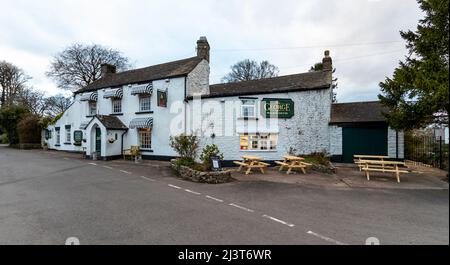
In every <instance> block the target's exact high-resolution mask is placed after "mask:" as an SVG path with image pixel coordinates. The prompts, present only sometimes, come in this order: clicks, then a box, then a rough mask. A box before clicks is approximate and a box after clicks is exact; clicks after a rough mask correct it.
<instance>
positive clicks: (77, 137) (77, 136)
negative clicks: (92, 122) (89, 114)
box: [73, 131, 83, 145]
mask: <svg viewBox="0 0 450 265" xmlns="http://www.w3.org/2000/svg"><path fill="white" fill-rule="evenodd" d="M73 141H74V145H81V141H83V131H74V132H73Z"/></svg>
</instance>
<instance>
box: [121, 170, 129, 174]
mask: <svg viewBox="0 0 450 265" xmlns="http://www.w3.org/2000/svg"><path fill="white" fill-rule="evenodd" d="M120 172H123V173H125V174H131V172H129V171H125V170H122V169H121V170H120Z"/></svg>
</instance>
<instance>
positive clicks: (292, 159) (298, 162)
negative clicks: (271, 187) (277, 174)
mask: <svg viewBox="0 0 450 265" xmlns="http://www.w3.org/2000/svg"><path fill="white" fill-rule="evenodd" d="M283 158H284V160H283V161H275V163H277V164H278V165H280V169H279V170H278V171H282V170H283V169H284V168H285V167H286V168H288V170H287V171H286V174H291V172H292V170H293V169H296V168H299V169H300V170H301V171H302V172H303V174H306V170H305V168H306V167H307V166H311V164H309V163H306V162H303V160H305V159H304V158H303V157H299V156H292V155H285V156H283Z"/></svg>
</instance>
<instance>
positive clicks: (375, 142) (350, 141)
mask: <svg viewBox="0 0 450 265" xmlns="http://www.w3.org/2000/svg"><path fill="white" fill-rule="evenodd" d="M342 145H343V149H342V151H343V162H345V163H352V162H353V155H355V154H364V155H387V127H386V126H383V127H344V128H342Z"/></svg>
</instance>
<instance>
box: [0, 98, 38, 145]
mask: <svg viewBox="0 0 450 265" xmlns="http://www.w3.org/2000/svg"><path fill="white" fill-rule="evenodd" d="M28 113H29V110H28V109H26V108H23V107H18V106H11V107H5V108H2V109H0V127H1V128H2V130H3V131H4V132H6V133H7V135H8V142H9V143H10V144H17V143H19V136H18V134H17V123H18V121H19V120H20V118H21V117H23V116H24V115H27V114H28ZM40 134H41V133H40V132H39V135H40Z"/></svg>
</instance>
